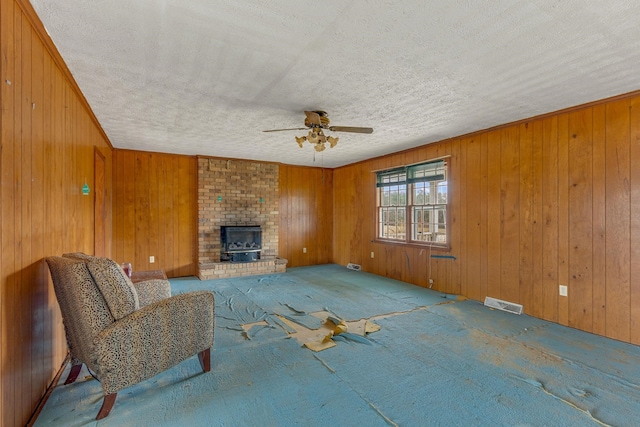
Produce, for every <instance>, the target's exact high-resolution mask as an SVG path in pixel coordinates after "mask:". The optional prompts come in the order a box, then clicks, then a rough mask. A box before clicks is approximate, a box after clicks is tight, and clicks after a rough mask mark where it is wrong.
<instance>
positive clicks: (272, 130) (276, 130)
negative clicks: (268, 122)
mask: <svg viewBox="0 0 640 427" xmlns="http://www.w3.org/2000/svg"><path fill="white" fill-rule="evenodd" d="M307 129H308V128H289V129H271V130H263V131H262V132H282V131H283V130H307Z"/></svg>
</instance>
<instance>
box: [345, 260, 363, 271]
mask: <svg viewBox="0 0 640 427" xmlns="http://www.w3.org/2000/svg"><path fill="white" fill-rule="evenodd" d="M347 268H348V269H349V270H356V271H360V269H361V268H362V267H360V265H359V264H353V263H351V262H350V263H349V264H347Z"/></svg>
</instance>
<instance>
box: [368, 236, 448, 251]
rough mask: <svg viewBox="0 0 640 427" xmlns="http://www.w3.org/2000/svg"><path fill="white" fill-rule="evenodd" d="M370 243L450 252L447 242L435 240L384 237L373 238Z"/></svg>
mask: <svg viewBox="0 0 640 427" xmlns="http://www.w3.org/2000/svg"><path fill="white" fill-rule="evenodd" d="M371 242H372V243H379V244H382V245H393V246H402V247H405V248H416V249H431V250H436V251H440V252H450V251H451V246H449V244H448V243H437V242H425V243H418V242H401V241H397V240H384V239H373V240H372V241H371Z"/></svg>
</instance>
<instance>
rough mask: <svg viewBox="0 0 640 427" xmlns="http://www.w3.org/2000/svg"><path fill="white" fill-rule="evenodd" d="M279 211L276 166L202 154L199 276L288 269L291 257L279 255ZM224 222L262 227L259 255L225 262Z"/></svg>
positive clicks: (213, 276) (229, 275)
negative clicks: (245, 259)
mask: <svg viewBox="0 0 640 427" xmlns="http://www.w3.org/2000/svg"><path fill="white" fill-rule="evenodd" d="M278 214H279V212H278V165H277V164H273V163H261V162H251V161H245V160H224V159H216V158H211V157H198V277H199V278H200V279H201V280H205V279H213V278H221V277H232V276H246V275H253V274H267V273H274V272H284V271H285V269H286V260H282V259H279V258H278V257H277V255H278ZM223 226H227V227H229V226H233V227H245V226H247V227H248V226H259V227H260V228H261V231H262V235H261V240H262V241H261V255H260V258H259V259H258V260H256V261H250V262H229V261H225V260H221V255H223V254H222V253H221V252H222V244H221V238H220V230H221V227H223ZM223 258H224V257H223Z"/></svg>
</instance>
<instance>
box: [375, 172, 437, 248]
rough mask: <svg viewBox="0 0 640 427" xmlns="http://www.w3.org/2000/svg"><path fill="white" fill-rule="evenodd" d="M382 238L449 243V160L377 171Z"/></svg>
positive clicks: (379, 220) (412, 241)
mask: <svg viewBox="0 0 640 427" xmlns="http://www.w3.org/2000/svg"><path fill="white" fill-rule="evenodd" d="M376 185H377V189H378V235H377V237H378V238H379V239H384V240H393V241H402V242H407V243H425V244H426V243H429V242H434V243H437V244H441V245H446V244H447V202H448V196H447V161H446V160H437V161H433V162H427V163H420V164H416V165H411V166H406V167H401V168H395V169H391V170H386V171H381V172H378V173H377V184H376Z"/></svg>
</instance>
